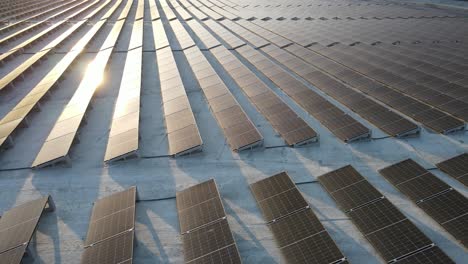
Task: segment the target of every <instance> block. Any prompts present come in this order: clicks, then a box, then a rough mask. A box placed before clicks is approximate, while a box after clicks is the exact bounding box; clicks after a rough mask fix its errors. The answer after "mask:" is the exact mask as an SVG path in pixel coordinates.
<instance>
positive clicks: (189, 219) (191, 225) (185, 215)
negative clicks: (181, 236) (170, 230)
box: [179, 197, 226, 233]
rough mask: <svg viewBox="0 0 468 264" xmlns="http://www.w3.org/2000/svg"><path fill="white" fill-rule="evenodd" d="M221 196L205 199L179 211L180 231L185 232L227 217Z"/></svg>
mask: <svg viewBox="0 0 468 264" xmlns="http://www.w3.org/2000/svg"><path fill="white" fill-rule="evenodd" d="M225 216H226V214H225V213H224V208H223V205H222V203H221V199H220V198H219V197H215V198H212V199H210V200H207V201H204V202H202V203H199V204H197V205H194V206H192V207H190V208H186V209H184V210H180V211H179V222H180V231H181V232H182V233H185V232H187V231H190V230H192V229H195V228H197V227H200V226H203V225H206V224H209V223H211V222H214V221H216V220H218V219H221V218H223V217H225Z"/></svg>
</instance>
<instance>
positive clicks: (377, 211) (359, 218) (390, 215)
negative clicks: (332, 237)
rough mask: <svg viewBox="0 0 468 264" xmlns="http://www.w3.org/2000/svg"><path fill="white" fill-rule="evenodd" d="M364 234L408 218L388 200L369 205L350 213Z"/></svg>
mask: <svg viewBox="0 0 468 264" xmlns="http://www.w3.org/2000/svg"><path fill="white" fill-rule="evenodd" d="M348 215H349V216H350V217H351V219H352V220H353V223H354V224H355V225H356V226H357V227H358V228H359V230H360V231H361V232H362V233H363V234H369V233H372V232H374V231H376V230H379V229H381V228H384V227H386V226H389V225H391V224H393V223H397V222H399V221H401V220H403V219H406V217H405V216H404V215H403V214H402V213H401V212H400V211H399V210H398V209H397V208H396V207H395V206H394V205H393V204H392V203H391V202H389V201H388V200H387V199H381V200H378V201H376V202H374V203H371V204H367V205H365V206H362V207H360V208H358V209H355V210H353V211H351V212H349V213H348Z"/></svg>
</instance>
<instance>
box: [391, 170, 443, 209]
mask: <svg viewBox="0 0 468 264" xmlns="http://www.w3.org/2000/svg"><path fill="white" fill-rule="evenodd" d="M396 187H397V188H398V189H399V190H400V191H401V192H402V193H403V194H405V195H407V196H408V197H409V198H410V199H411V200H413V201H415V202H418V201H420V200H422V199H425V198H427V197H430V196H432V195H434V194H437V193H440V192H442V191H445V190H448V189H450V186H449V185H448V184H446V183H445V182H443V181H441V180H440V179H439V178H437V177H436V176H434V175H433V174H432V173H430V172H427V173H425V174H423V175H420V176H418V177H415V178H413V179H411V180H408V181H405V182H402V183H400V184H398V185H397V186H396Z"/></svg>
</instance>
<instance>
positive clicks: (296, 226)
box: [269, 209, 325, 248]
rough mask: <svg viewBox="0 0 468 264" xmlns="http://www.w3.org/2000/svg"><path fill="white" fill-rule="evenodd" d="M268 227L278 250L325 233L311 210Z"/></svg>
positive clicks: (275, 222)
mask: <svg viewBox="0 0 468 264" xmlns="http://www.w3.org/2000/svg"><path fill="white" fill-rule="evenodd" d="M269 227H270V229H271V231H272V232H273V235H274V236H275V240H276V242H277V243H278V246H279V247H280V248H283V247H286V246H288V245H290V244H292V243H294V242H295V241H299V240H302V239H305V238H307V237H309V236H312V235H315V234H317V233H319V232H322V231H325V228H324V227H323V225H322V223H320V221H319V220H318V218H317V216H315V214H314V213H313V212H312V209H307V210H303V211H300V212H297V213H294V214H291V215H288V216H286V217H284V218H281V219H279V220H277V221H274V222H272V223H271V224H270V225H269Z"/></svg>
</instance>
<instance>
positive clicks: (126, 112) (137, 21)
mask: <svg viewBox="0 0 468 264" xmlns="http://www.w3.org/2000/svg"><path fill="white" fill-rule="evenodd" d="M144 2H145V1H144V0H138V2H137V10H136V16H135V18H134V21H133V28H132V35H131V37H130V43H129V46H128V52H127V57H126V60H125V66H124V71H123V74H122V79H121V82H120V89H119V95H118V97H117V101H116V103H115V108H114V115H113V117H112V124H111V128H110V133H109V141H108V142H107V149H106V154H105V157H104V160H105V161H114V160H119V159H125V158H127V157H129V156H132V155H138V153H137V152H138V142H139V124H140V90H141V71H142V60H143V12H144V7H145V3H144Z"/></svg>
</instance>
